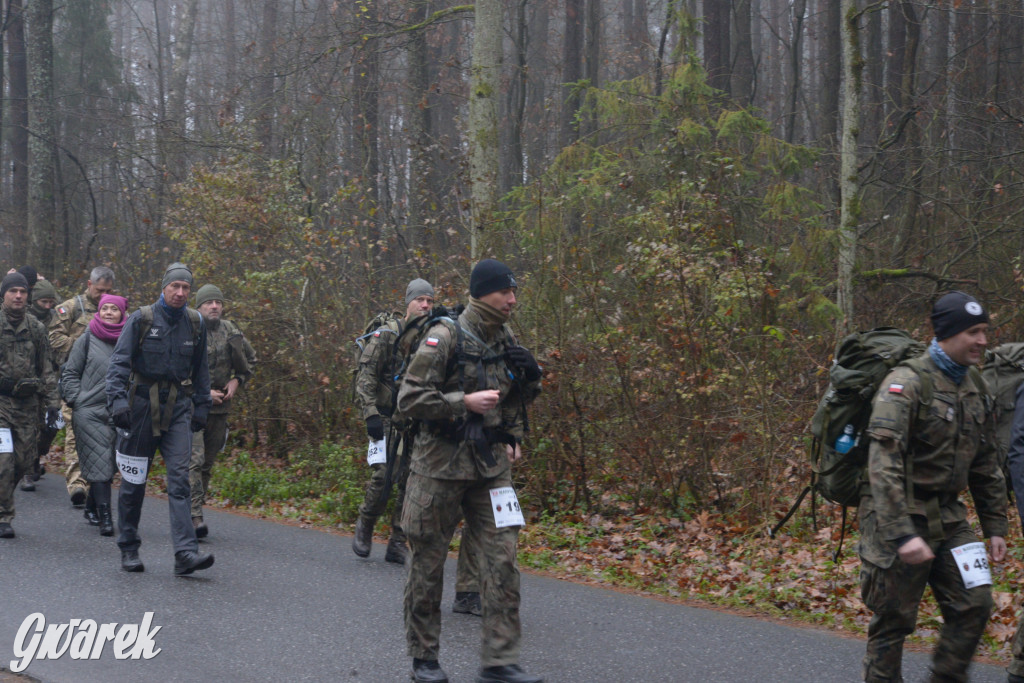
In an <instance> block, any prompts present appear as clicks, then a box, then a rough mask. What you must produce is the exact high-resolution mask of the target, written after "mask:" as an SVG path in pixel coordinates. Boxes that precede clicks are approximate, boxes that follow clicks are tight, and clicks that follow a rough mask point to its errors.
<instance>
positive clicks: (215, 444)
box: [188, 413, 228, 517]
mask: <svg viewBox="0 0 1024 683" xmlns="http://www.w3.org/2000/svg"><path fill="white" fill-rule="evenodd" d="M227 440H228V414H227V413H210V416H209V418H207V420H206V428H205V429H202V430H200V431H198V432H195V433H194V434H192V456H191V459H190V460H189V463H188V484H189V488H191V489H192V516H193V517H202V516H203V506H204V505H206V492H207V491H209V490H210V477H211V475H212V474H213V463H214V461H215V460H216V459H217V454H218V453H220V452H221V451H222V450H224V444H225V443H226V442H227Z"/></svg>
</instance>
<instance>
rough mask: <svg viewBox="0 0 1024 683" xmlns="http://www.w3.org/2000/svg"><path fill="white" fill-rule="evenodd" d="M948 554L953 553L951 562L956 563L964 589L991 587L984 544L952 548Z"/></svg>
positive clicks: (979, 542) (968, 544)
mask: <svg viewBox="0 0 1024 683" xmlns="http://www.w3.org/2000/svg"><path fill="white" fill-rule="evenodd" d="M950 552H951V553H953V561H954V562H956V567H957V569H959V570H960V576H962V577H963V579H964V587H965V588H968V589H970V588H974V587H975V586H990V585H992V572H991V571H990V570H989V567H988V553H987V552H985V544H984V543H982V542H981V541H975V542H974V543H967V544H966V545H962V546H960V547H958V548H953V549H952V550H951V551H950Z"/></svg>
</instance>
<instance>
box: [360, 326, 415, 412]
mask: <svg viewBox="0 0 1024 683" xmlns="http://www.w3.org/2000/svg"><path fill="white" fill-rule="evenodd" d="M404 329H405V324H404V321H402V320H400V319H394V320H389V321H388V322H387V323H386V324H385V325H382V326H381V327H379V328H378V329H377V330H376V331H374V333H373V334H372V335H371V336H370V337H368V338H367V342H366V346H365V348H363V351H362V353H360V354H359V369H358V370H356V400H357V401H358V402H359V409H360V412H361V414H362V417H363V420H366V419H367V418H368V417H372V416H373V415H380V416H381V417H384V418H390V417H391V414H392V413H393V412H394V410H395V374H396V372H397V371H398V368H396V367H395V365H396V360H398V355H397V354H395V342H397V341H398V337H399V336H401V334H402V331H403V330H404Z"/></svg>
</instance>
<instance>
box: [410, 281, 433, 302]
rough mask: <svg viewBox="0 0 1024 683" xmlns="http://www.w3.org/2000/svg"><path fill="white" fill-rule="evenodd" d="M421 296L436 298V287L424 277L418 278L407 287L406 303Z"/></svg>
mask: <svg viewBox="0 0 1024 683" xmlns="http://www.w3.org/2000/svg"><path fill="white" fill-rule="evenodd" d="M420 296H429V297H430V298H434V288H433V286H432V285H431V284H430V283H429V282H427V281H426V280H424V279H423V278H416V279H415V280H413V281H412V282H410V283H409V286H408V287H406V288H405V305H406V306H408V305H409V304H411V303H412V302H413V299H415V298H416V297H420Z"/></svg>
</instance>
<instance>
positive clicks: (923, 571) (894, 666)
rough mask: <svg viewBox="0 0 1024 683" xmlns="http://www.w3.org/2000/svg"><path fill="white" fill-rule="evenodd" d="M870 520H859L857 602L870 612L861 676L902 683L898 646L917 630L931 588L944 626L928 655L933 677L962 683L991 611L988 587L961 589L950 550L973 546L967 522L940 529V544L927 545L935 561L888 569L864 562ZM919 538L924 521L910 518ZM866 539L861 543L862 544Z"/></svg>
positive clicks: (872, 536) (871, 541)
mask: <svg viewBox="0 0 1024 683" xmlns="http://www.w3.org/2000/svg"><path fill="white" fill-rule="evenodd" d="M873 517H874V515H869V516H868V517H867V518H864V519H862V520H861V527H862V528H861V547H862V550H861V569H860V586H861V598H862V599H863V600H864V604H865V605H867V607H868V608H869V609H870V610H871V611H872V612H874V616H872V617H871V622H870V624H868V646H867V653H866V654H865V656H864V660H863V668H862V675H863V678H864V680H865V681H868V682H870V683H873V682H875V681H900V680H902V662H903V641H904V640H905V639H906V637H907V636H909V635H910V634H911V633H913V632H914V629H915V627H916V626H917V610H918V605H919V604H920V602H921V598H922V596H923V595H924V589H925V586H931V588H932V593H934V595H935V601H936V602H938V604H939V609H940V610H941V612H942V618H943V625H942V630H941V631H940V632H939V642H938V644H937V645H936V646H935V652H934V654H933V655H932V677H933V679H937V680H943V681H966V680H967V667H968V666H969V665H970V663H971V658H972V657H973V656H974V651H975V649H976V648H977V646H978V641H979V640H980V639H981V634H982V633H983V632H984V630H985V625H986V624H987V623H988V617H989V614H990V613H991V611H992V592H991V586H976V587H975V588H972V589H970V590H968V589H967V588H966V587H964V581H963V578H962V577H961V576H960V570H959V569H957V566H956V562H955V561H954V560H953V555H952V554H951V552H950V551H951V550H952V549H953V548H956V547H958V546H961V545H964V544H966V543H974V542H976V541H977V540H978V537H977V536H975V534H974V532H973V531H972V530H971V527H970V525H969V524H968V523H967V522H966V521H961V522H955V523H952V524H946V525H944V528H943V531H944V536H945V537H944V538H943V539H942V540H940V541H930V542H929V546H930V547H931V549H932V552H933V553H935V559H933V560H931V561H930V562H924V563H922V564H916V565H908V564H905V563H904V562H903V561H902V560H900V559H899V558H898V557H897V558H896V559H895V560H894V561H893V562H892V565H891V566H890V567H888V568H883V567H880V566H878V565H876V564H873V563H872V562H869V561H868V560H866V559H864V547H865V544H866V545H867V546H869V547H870V546H872V545H877V544H878V542H879V539H878V538H877V531H876V530H875V525H874V524H873V523H872V522H873V519H872V518H873ZM913 520H914V524H915V526H916V527H917V531H918V534H919V535H920V536H921V537H922V538H928V525H927V520H925V518H924V517H919V516H917V515H915V516H913ZM865 536H866V538H865Z"/></svg>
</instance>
